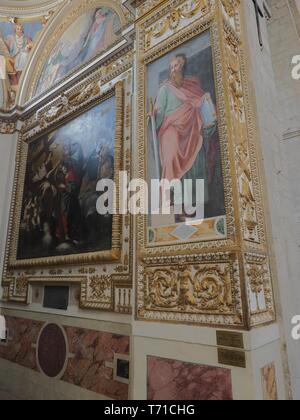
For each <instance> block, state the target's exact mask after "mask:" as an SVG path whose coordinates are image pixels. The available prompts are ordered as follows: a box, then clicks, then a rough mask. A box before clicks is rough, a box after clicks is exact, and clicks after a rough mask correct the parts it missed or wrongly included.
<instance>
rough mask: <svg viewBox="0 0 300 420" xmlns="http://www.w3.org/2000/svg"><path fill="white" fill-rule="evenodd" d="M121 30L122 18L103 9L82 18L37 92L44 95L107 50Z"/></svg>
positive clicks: (59, 46) (51, 62)
mask: <svg viewBox="0 0 300 420" xmlns="http://www.w3.org/2000/svg"><path fill="white" fill-rule="evenodd" d="M119 29H120V22H119V18H118V16H117V15H116V14H115V12H113V11H112V10H111V9H109V8H107V7H101V8H98V9H93V10H92V11H89V12H87V13H86V14H84V15H82V16H80V17H79V18H78V19H77V20H76V21H75V22H74V23H73V24H72V25H71V26H70V27H69V28H68V29H67V30H66V32H65V33H64V34H63V35H62V36H61V38H60V40H59V41H58V43H57V45H56V46H55V47H54V48H53V50H52V51H51V53H50V56H49V58H48V60H47V63H46V64H45V66H44V68H43V71H42V74H41V76H40V79H39V81H38V84H37V89H36V93H37V94H39V93H42V92H43V91H45V90H47V89H49V87H51V86H52V85H53V83H56V82H58V81H60V80H62V79H63V78H64V77H65V76H66V75H67V74H69V73H70V72H71V71H72V70H73V69H75V68H76V67H78V66H79V65H80V64H82V63H84V62H85V61H88V60H90V59H91V58H93V57H94V56H95V55H97V54H98V53H100V52H101V51H104V50H105V49H107V48H108V47H109V46H110V45H112V44H113V43H114V42H115V41H116V39H117V35H116V32H117V31H118V30H119Z"/></svg>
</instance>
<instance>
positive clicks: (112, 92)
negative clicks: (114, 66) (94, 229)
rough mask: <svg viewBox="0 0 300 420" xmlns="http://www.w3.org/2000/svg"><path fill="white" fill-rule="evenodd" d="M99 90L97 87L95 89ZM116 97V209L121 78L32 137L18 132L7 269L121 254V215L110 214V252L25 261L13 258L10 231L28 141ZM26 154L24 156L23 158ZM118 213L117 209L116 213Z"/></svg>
mask: <svg viewBox="0 0 300 420" xmlns="http://www.w3.org/2000/svg"><path fill="white" fill-rule="evenodd" d="M99 91H100V89H99ZM113 96H114V97H115V98H116V133H115V163H114V173H115V178H114V181H115V183H116V185H117V194H116V203H115V204H116V208H117V209H118V208H119V194H118V185H119V175H118V174H119V172H120V171H121V168H122V150H123V124H124V86H123V82H122V81H118V82H117V83H116V84H115V85H114V86H113V87H112V88H110V89H109V90H107V91H105V92H104V93H100V94H98V95H97V96H96V97H95V98H94V99H93V100H92V102H89V103H88V104H86V106H85V107H84V108H83V109H79V110H78V109H77V110H76V111H75V112H71V113H69V114H68V115H66V116H65V117H63V118H62V119H60V120H59V121H58V122H56V123H55V124H54V125H51V126H50V127H46V128H44V129H41V130H39V132H38V134H34V135H32V136H30V135H29V136H28V135H26V133H23V134H20V135H19V139H18V149H17V160H16V172H15V180H14V192H13V199H12V206H11V213H10V222H9V228H8V237H7V238H8V239H7V250H6V252H7V268H8V269H9V270H13V269H18V268H30V267H44V266H55V265H66V264H67V265H71V264H73V265H75V264H93V263H97V262H115V261H118V260H119V258H120V255H121V234H122V218H121V216H120V214H114V215H113V225H112V248H111V250H110V251H100V252H92V253H86V254H75V255H65V256H55V257H46V258H36V259H28V260H18V259H17V245H18V237H19V229H18V230H17V231H14V230H13V229H12V227H13V226H19V225H20V217H21V206H22V199H23V191H24V181H25V171H26V163H27V152H28V143H30V142H32V141H35V140H37V139H38V138H40V137H41V136H42V135H45V134H48V133H49V132H51V131H53V130H55V129H57V128H59V127H61V126H62V125H64V124H65V123H66V122H69V121H72V120H73V119H74V118H75V117H77V116H79V115H82V114H83V113H84V112H86V111H88V110H89V109H91V108H93V107H94V106H96V105H98V104H100V103H103V102H104V101H106V100H107V99H109V98H111V97H113ZM25 157H26V159H25ZM117 213H118V212H117Z"/></svg>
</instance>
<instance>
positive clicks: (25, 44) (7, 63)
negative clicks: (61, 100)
mask: <svg viewBox="0 0 300 420" xmlns="http://www.w3.org/2000/svg"><path fill="white" fill-rule="evenodd" d="M41 29H42V22H41V21H40V20H37V21H33V22H24V23H21V22H18V23H15V24H13V23H11V22H1V23H0V80H3V81H4V87H5V89H6V91H7V95H8V96H9V97H10V99H11V100H13V99H14V97H15V95H16V92H17V89H18V85H19V82H20V78H21V75H22V72H23V71H24V69H25V67H26V64H27V62H28V59H29V55H30V52H31V50H32V48H33V45H34V39H35V38H36V36H37V35H38V33H39V32H40V30H41Z"/></svg>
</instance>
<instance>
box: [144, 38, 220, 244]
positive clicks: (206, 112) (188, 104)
mask: <svg viewBox="0 0 300 420" xmlns="http://www.w3.org/2000/svg"><path fill="white" fill-rule="evenodd" d="M147 107H148V110H147V111H148V112H147V132H148V140H147V151H148V152H147V156H148V164H147V176H148V181H149V182H151V181H152V180H153V179H159V180H160V182H162V181H163V180H164V181H168V182H170V183H172V181H174V180H177V182H178V181H180V184H181V201H180V200H179V201H176V200H177V199H176V195H177V193H178V189H177V190H176V191H177V193H175V189H174V190H172V189H170V194H169V203H170V206H169V208H170V209H171V211H170V213H169V214H164V213H163V212H162V211H160V212H159V214H153V212H152V214H151V217H149V218H148V242H149V244H150V245H154V246H155V245H160V244H164V243H175V242H179V243H180V242H187V241H188V242H190V241H199V240H200V241H201V240H214V239H220V238H224V237H225V236H226V216H225V215H226V210H225V194H224V183H223V175H222V159H221V146H220V145H221V142H220V136H219V130H218V115H217V114H218V112H217V98H216V89H215V77H214V63H213V55H212V45H211V38H210V32H209V31H207V32H204V33H203V34H202V35H200V36H198V37H196V38H194V39H192V40H191V41H189V42H187V43H185V44H182V45H181V46H180V47H178V48H176V49H175V50H173V51H171V52H169V53H167V54H166V55H163V56H162V57H160V58H159V59H157V60H156V61H154V62H152V63H150V64H149V65H148V69H147ZM186 180H189V182H190V184H188V183H186V182H185V181H186ZM196 180H202V181H201V182H202V184H201V185H202V189H201V193H202V194H201V196H202V200H201V201H197V194H196V193H197V191H196V187H197V184H196ZM180 184H179V185H180ZM186 185H190V186H191V187H190V188H187V187H186ZM162 194H163V193H162V192H161V195H162ZM151 198H152V197H151ZM160 202H161V203H162V202H163V197H161V200H160ZM178 202H179V203H180V205H179V206H181V207H180V210H181V211H178ZM199 204H200V205H201V208H202V211H201V212H198V209H197V205H199ZM175 206H176V211H175ZM152 209H153V206H152ZM189 209H190V210H189Z"/></svg>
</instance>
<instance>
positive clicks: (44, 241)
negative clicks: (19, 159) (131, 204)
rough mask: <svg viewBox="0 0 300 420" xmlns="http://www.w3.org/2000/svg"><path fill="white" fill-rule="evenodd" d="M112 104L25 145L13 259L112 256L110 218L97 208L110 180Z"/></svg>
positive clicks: (112, 125)
mask: <svg viewBox="0 0 300 420" xmlns="http://www.w3.org/2000/svg"><path fill="white" fill-rule="evenodd" d="M115 102H116V98H115V97H111V98H109V99H106V100H105V101H104V102H102V103H101V104H99V105H97V106H96V107H94V108H92V109H91V110H89V111H87V112H85V113H84V114H82V115H81V116H79V117H77V118H76V119H74V120H73V121H71V122H68V123H67V124H66V125H64V126H62V127H60V128H58V129H57V130H56V131H54V132H52V133H50V134H47V135H44V136H43V137H41V138H39V139H37V140H33V141H32V142H31V143H30V144H29V150H28V157H27V169H26V175H25V183H24V193H23V201H22V214H21V225H20V231H19V241H18V251H17V259H18V260H26V259H34V258H44V257H53V256H60V255H74V254H82V253H88V252H100V251H107V250H111V247H112V223H113V222H112V218H113V216H112V215H109V214H107V215H104V216H102V215H100V214H98V212H97V209H96V203H97V200H98V198H99V197H100V193H99V192H97V190H96V185H97V183H98V181H100V180H101V179H113V177H114V159H115V157H114V150H115V131H116V130H115V126H116V103H115Z"/></svg>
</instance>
